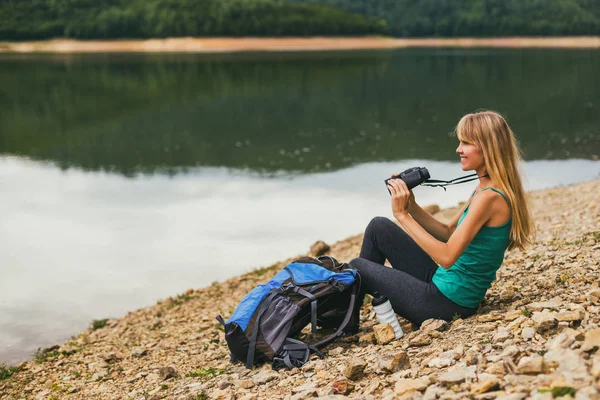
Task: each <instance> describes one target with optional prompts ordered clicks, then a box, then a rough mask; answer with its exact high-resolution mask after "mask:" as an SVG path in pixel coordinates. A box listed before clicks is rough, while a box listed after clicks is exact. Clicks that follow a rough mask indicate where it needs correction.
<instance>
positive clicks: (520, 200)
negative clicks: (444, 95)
mask: <svg viewBox="0 0 600 400" xmlns="http://www.w3.org/2000/svg"><path fill="white" fill-rule="evenodd" d="M455 132H456V136H457V137H458V139H459V140H463V141H466V142H469V143H474V144H476V145H477V146H479V148H480V149H481V151H482V153H483V159H484V162H485V168H486V170H487V174H488V175H489V177H490V179H491V180H492V181H493V182H494V183H495V184H496V185H498V189H500V191H502V192H503V193H504V194H505V195H506V197H508V202H509V204H510V208H511V214H512V225H511V228H510V238H509V240H510V242H509V245H508V249H509V250H511V249H514V248H519V249H521V250H523V249H524V248H525V246H526V245H527V244H532V243H533V241H534V237H535V224H534V222H533V218H532V217H531V210H530V207H529V204H528V201H527V198H526V197H525V190H524V189H523V183H522V182H521V176H520V174H519V170H518V166H519V163H520V162H521V161H522V158H521V152H520V150H519V147H518V146H517V141H516V139H515V134H514V133H513V131H512V130H511V129H510V127H509V126H508V123H507V122H506V120H505V119H504V117H502V116H501V115H500V114H498V113H497V112H494V111H478V112H476V113H473V114H467V115H465V116H464V117H462V118H461V119H460V121H459V122H458V125H456V130H455Z"/></svg>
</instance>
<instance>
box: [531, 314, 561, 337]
mask: <svg viewBox="0 0 600 400" xmlns="http://www.w3.org/2000/svg"><path fill="white" fill-rule="evenodd" d="M531 319H532V320H533V322H535V325H536V330H537V332H538V333H544V332H546V331H548V330H551V329H553V328H556V326H557V325H558V320H557V319H556V313H553V312H550V311H548V310H544V311H542V312H534V313H533V315H532V316H531Z"/></svg>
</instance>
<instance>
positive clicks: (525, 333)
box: [521, 326, 535, 340]
mask: <svg viewBox="0 0 600 400" xmlns="http://www.w3.org/2000/svg"><path fill="white" fill-rule="evenodd" d="M533 336H535V329H534V328H532V327H530V326H528V327H527V328H523V330H522V331H521V337H522V338H523V340H531V339H532V338H533Z"/></svg>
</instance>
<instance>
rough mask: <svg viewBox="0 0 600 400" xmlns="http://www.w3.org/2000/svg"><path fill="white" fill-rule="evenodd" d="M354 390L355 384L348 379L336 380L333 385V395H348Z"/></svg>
mask: <svg viewBox="0 0 600 400" xmlns="http://www.w3.org/2000/svg"><path fill="white" fill-rule="evenodd" d="M353 390H354V382H352V381H350V380H348V379H336V380H335V381H333V383H332V384H331V394H342V395H348V394H350V393H352V391H353Z"/></svg>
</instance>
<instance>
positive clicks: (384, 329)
mask: <svg viewBox="0 0 600 400" xmlns="http://www.w3.org/2000/svg"><path fill="white" fill-rule="evenodd" d="M373 332H374V333H375V339H376V340H377V343H379V344H387V343H389V342H391V341H392V340H394V339H396V332H394V328H392V325H390V324H378V325H375V326H374V327H373Z"/></svg>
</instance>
